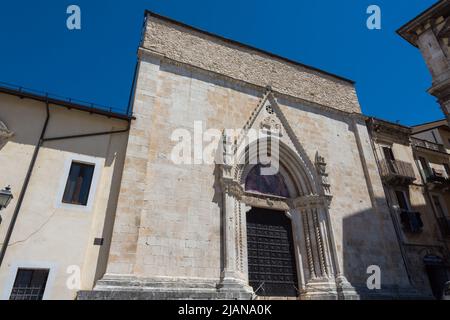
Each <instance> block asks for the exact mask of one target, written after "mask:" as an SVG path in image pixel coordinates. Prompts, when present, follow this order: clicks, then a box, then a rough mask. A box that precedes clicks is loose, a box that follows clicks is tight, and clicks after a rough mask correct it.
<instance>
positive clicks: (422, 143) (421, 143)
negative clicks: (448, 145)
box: [411, 137, 447, 153]
mask: <svg viewBox="0 0 450 320" xmlns="http://www.w3.org/2000/svg"><path fill="white" fill-rule="evenodd" d="M411 144H412V145H413V146H414V147H419V148H424V149H427V150H431V151H436V152H440V153H447V149H445V147H444V146H443V145H442V144H439V143H434V142H430V141H427V140H422V139H417V138H412V137H411Z"/></svg>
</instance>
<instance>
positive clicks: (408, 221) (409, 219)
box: [400, 210, 423, 233]
mask: <svg viewBox="0 0 450 320" xmlns="http://www.w3.org/2000/svg"><path fill="white" fill-rule="evenodd" d="M400 220H401V222H402V225H403V227H404V229H405V231H406V232H408V233H420V232H422V228H423V222H422V218H421V216H420V212H412V211H406V210H401V211H400Z"/></svg>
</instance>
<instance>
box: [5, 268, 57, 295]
mask: <svg viewBox="0 0 450 320" xmlns="http://www.w3.org/2000/svg"><path fill="white" fill-rule="evenodd" d="M48 273H49V270H48V269H19V270H17V275H16V280H15V281H14V286H13V288H12V291H11V296H10V297H9V300H42V297H43V296H44V291H45V285H46V284H47V278H48Z"/></svg>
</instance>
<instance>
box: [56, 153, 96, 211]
mask: <svg viewBox="0 0 450 320" xmlns="http://www.w3.org/2000/svg"><path fill="white" fill-rule="evenodd" d="M94 168H95V166H94V165H93V164H86V163H80V162H72V165H71V167H70V172H69V177H68V178H67V183H66V188H65V189H64V195H63V199H62V202H64V203H70V204H77V205H83V206H85V205H86V204H87V202H88V198H89V191H90V190H91V183H92V176H93V174H94Z"/></svg>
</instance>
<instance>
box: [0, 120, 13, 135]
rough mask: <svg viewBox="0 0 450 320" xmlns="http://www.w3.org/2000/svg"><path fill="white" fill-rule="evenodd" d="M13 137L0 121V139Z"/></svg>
mask: <svg viewBox="0 0 450 320" xmlns="http://www.w3.org/2000/svg"><path fill="white" fill-rule="evenodd" d="M13 135H14V133H13V132H12V131H10V130H9V129H8V127H7V126H6V125H5V124H4V123H3V122H2V121H0V139H8V138H10V137H12V136H13Z"/></svg>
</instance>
